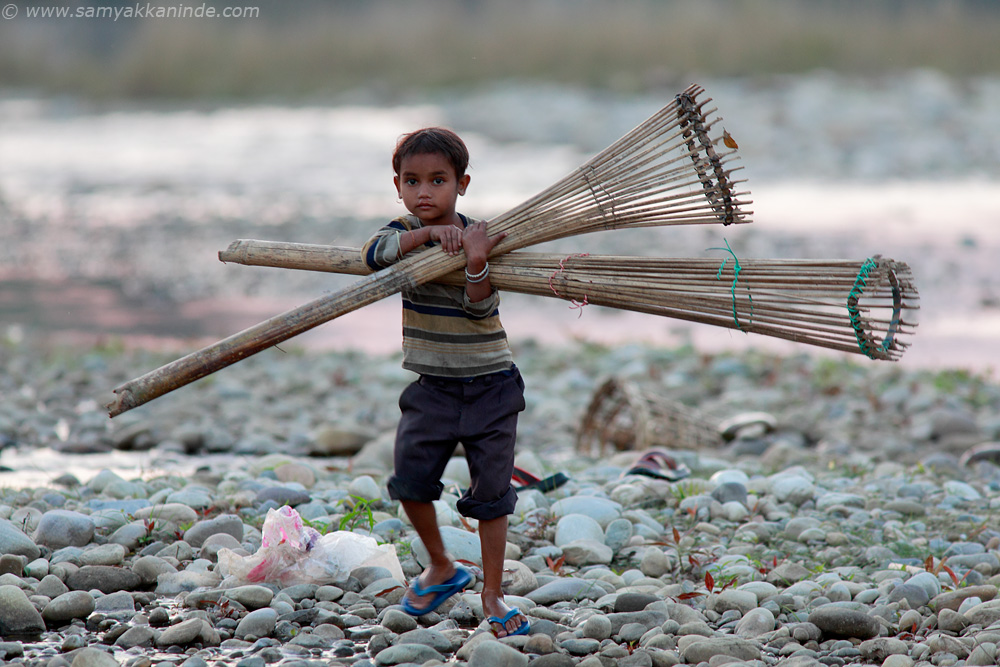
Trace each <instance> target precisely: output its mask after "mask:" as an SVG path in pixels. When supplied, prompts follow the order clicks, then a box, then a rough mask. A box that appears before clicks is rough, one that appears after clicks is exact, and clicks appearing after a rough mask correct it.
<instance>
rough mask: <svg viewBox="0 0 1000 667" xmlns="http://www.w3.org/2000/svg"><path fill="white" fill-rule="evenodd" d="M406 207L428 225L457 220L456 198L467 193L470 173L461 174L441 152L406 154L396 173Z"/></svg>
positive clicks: (395, 178)
mask: <svg viewBox="0 0 1000 667" xmlns="http://www.w3.org/2000/svg"><path fill="white" fill-rule="evenodd" d="M392 180H393V183H395V184H396V191H397V192H398V193H399V196H400V197H402V199H403V205H404V206H406V210H407V211H409V212H410V213H412V214H413V215H415V216H417V217H418V218H420V221H421V222H423V223H424V224H425V225H452V224H457V216H456V215H455V202H456V201H457V200H458V196H459V195H464V194H465V189H466V188H467V187H468V186H469V180H470V179H469V175H468V174H465V175H464V176H462V178H458V177H457V176H456V174H455V168H454V167H453V166H452V164H451V162H450V161H449V160H448V158H446V157H445V156H444V155H442V154H441V153H418V154H416V155H410V156H408V157H405V158H403V160H402V162H401V163H400V165H399V173H398V174H396V176H395V177H393V179H392Z"/></svg>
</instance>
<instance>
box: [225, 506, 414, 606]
mask: <svg viewBox="0 0 1000 667" xmlns="http://www.w3.org/2000/svg"><path fill="white" fill-rule="evenodd" d="M261 532H262V534H263V540H262V542H261V546H260V549H258V550H257V553H255V554H253V555H251V556H240V555H239V554H237V553H235V552H234V551H232V550H231V549H220V550H219V564H218V566H217V571H218V572H219V573H220V574H222V576H223V577H224V578H225V579H224V581H223V585H224V586H240V585H243V584H259V583H263V582H270V583H276V584H281V585H282V586H294V585H295V584H319V585H323V584H332V583H335V582H338V581H344V580H345V579H347V577H348V576H349V575H350V573H351V570H353V569H355V568H357V567H362V566H378V567H384V568H386V569H387V570H389V572H390V573H391V574H392V576H393V577H395V578H396V579H398V580H400V581H404V578H403V568H402V567H401V566H400V564H399V559H398V558H397V557H396V550H395V548H394V547H393V546H392V545H391V544H383V545H379V544H378V542H376V541H375V539H374V538H372V537H368V536H366V535H358V534H356V533H351V532H347V531H342V530H338V531H336V532H333V533H328V534H326V535H320V534H319V532H317V531H316V530H314V529H313V528H310V527H308V526H305V525H303V524H302V517H300V516H299V513H298V512H296V511H295V510H294V509H292V508H291V507H289V506H287V505H285V506H284V507H281V508H279V509H270V510H268V512H267V516H266V517H265V518H264V528H263V530H262V531H261Z"/></svg>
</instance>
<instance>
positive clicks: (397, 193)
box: [392, 174, 403, 197]
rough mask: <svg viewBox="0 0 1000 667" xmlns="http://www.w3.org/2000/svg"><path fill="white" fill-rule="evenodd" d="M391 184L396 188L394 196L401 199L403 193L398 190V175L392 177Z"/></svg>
mask: <svg viewBox="0 0 1000 667" xmlns="http://www.w3.org/2000/svg"><path fill="white" fill-rule="evenodd" d="M392 184H393V185H395V186H396V196H398V197H402V196H403V192H402V191H401V190H400V189H399V175H398V174H397V175H395V176H393V177H392Z"/></svg>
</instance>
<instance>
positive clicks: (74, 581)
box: [66, 565, 141, 594]
mask: <svg viewBox="0 0 1000 667" xmlns="http://www.w3.org/2000/svg"><path fill="white" fill-rule="evenodd" d="M140 583H141V581H140V579H139V575H137V574H136V573H135V572H133V571H132V570H126V569H125V568H122V567H111V566H110V565H87V566H85V567H81V568H80V569H79V570H77V571H76V572H74V573H72V574H71V575H69V576H68V577H67V578H66V585H67V586H69V587H70V589H72V590H75V591H89V590H93V589H95V588H96V589H97V590H99V591H101V592H102V593H104V594H108V593H115V592H117V591H132V590H135V589H136V588H138V587H139V584H140Z"/></svg>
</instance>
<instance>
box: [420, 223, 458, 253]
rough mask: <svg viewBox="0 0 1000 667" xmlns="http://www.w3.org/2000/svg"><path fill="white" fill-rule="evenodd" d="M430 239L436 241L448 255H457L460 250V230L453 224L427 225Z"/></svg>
mask: <svg viewBox="0 0 1000 667" xmlns="http://www.w3.org/2000/svg"><path fill="white" fill-rule="evenodd" d="M427 229H429V230H430V238H431V241H438V242H439V243H440V244H441V248H442V249H444V251H445V252H446V253H448V254H449V255H457V254H458V253H459V251H461V250H462V230H461V229H459V228H458V227H455V226H454V225H433V226H431V225H429V226H428V227H427Z"/></svg>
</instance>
